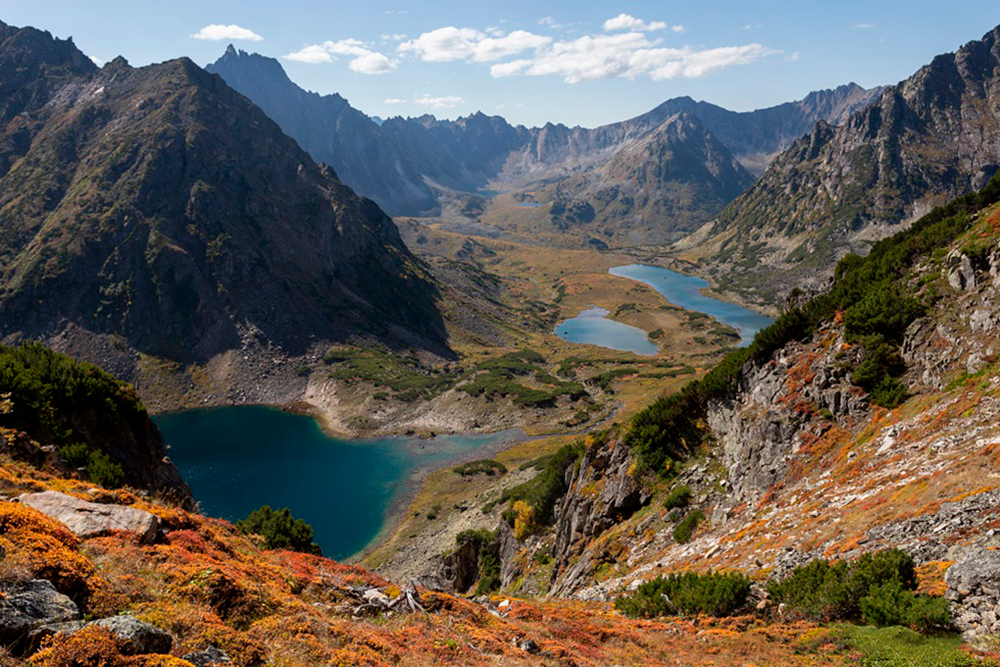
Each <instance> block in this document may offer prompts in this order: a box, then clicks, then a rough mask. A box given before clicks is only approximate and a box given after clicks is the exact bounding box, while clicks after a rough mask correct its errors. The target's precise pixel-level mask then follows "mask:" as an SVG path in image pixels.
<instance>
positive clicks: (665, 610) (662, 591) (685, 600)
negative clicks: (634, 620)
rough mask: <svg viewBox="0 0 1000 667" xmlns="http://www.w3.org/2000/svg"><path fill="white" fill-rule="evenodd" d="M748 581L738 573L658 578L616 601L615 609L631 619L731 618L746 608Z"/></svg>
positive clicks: (748, 591)
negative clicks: (665, 617) (700, 616)
mask: <svg viewBox="0 0 1000 667" xmlns="http://www.w3.org/2000/svg"><path fill="white" fill-rule="evenodd" d="M749 595H750V579H748V578H747V576H746V575H745V574H743V573H741V572H727V573H717V572H708V573H706V574H698V573H695V572H686V573H683V574H671V575H668V576H665V577H657V578H656V579H653V580H651V581H647V582H645V583H644V584H642V585H640V586H639V588H637V589H636V590H635V592H634V593H631V594H628V595H622V596H620V597H619V598H618V599H616V600H615V608H616V609H617V610H618V611H620V612H622V613H623V614H625V615H626V616H631V617H640V618H656V617H658V616H692V615H696V614H707V615H709V616H730V615H732V614H735V613H737V612H739V611H740V610H742V609H743V608H744V607H745V606H746V602H747V597H748V596H749Z"/></svg>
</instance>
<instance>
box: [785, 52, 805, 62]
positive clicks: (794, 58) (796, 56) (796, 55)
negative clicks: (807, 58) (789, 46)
mask: <svg viewBox="0 0 1000 667" xmlns="http://www.w3.org/2000/svg"><path fill="white" fill-rule="evenodd" d="M801 57H802V54H801V53H799V52H798V51H795V52H793V53H789V54H788V57H787V58H785V60H787V61H788V62H790V63H797V62H799V58H801Z"/></svg>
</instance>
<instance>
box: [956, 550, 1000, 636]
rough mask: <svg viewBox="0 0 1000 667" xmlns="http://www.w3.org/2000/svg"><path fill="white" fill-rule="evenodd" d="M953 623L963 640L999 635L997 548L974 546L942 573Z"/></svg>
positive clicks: (999, 608)
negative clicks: (946, 587) (950, 605)
mask: <svg viewBox="0 0 1000 667" xmlns="http://www.w3.org/2000/svg"><path fill="white" fill-rule="evenodd" d="M945 582H946V583H947V584H948V592H947V593H946V595H945V597H947V598H948V599H949V600H951V602H952V611H953V614H954V617H955V625H956V627H958V629H959V630H961V631H962V632H963V635H964V637H965V639H966V640H967V641H970V642H975V641H977V640H981V639H983V638H984V637H985V636H987V635H1000V551H995V550H993V549H986V548H978V549H974V550H972V551H970V552H968V553H967V554H965V555H964V556H963V557H962V558H961V559H960V560H959V561H958V562H956V563H955V564H954V565H952V566H951V567H950V568H948V571H947V572H946V573H945Z"/></svg>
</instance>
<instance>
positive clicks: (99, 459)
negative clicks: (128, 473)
mask: <svg viewBox="0 0 1000 667" xmlns="http://www.w3.org/2000/svg"><path fill="white" fill-rule="evenodd" d="M87 477H89V478H90V481H91V482H93V483H94V484H97V485H99V486H103V487H104V488H105V489H117V488H118V487H120V486H121V485H122V484H124V483H125V471H124V470H122V467H121V466H120V465H119V464H118V463H116V462H115V461H113V460H112V459H111V457H110V456H108V455H107V454H105V453H104V452H102V451H100V450H98V449H95V450H94V451H92V452H90V454H89V455H88V456H87Z"/></svg>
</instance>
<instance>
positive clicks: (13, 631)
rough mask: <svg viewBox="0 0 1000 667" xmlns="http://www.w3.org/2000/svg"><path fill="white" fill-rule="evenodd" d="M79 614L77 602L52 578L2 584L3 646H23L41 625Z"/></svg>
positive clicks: (0, 618)
mask: <svg viewBox="0 0 1000 667" xmlns="http://www.w3.org/2000/svg"><path fill="white" fill-rule="evenodd" d="M79 617H80V610H79V609H77V606H76V604H75V603H74V602H73V601H72V600H70V599H69V598H68V597H66V596H65V595H63V594H62V593H60V592H59V591H57V590H56V588H55V586H53V585H52V582H50V581H47V580H45V579H34V580H32V581H26V582H20V583H8V584H0V646H13V647H15V648H16V649H18V648H24V647H25V646H26V645H27V642H28V640H29V636H30V635H31V633H32V632H33V631H35V630H37V629H38V628H40V627H42V626H45V625H49V624H54V623H64V622H67V621H73V620H75V619H77V618H79Z"/></svg>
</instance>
